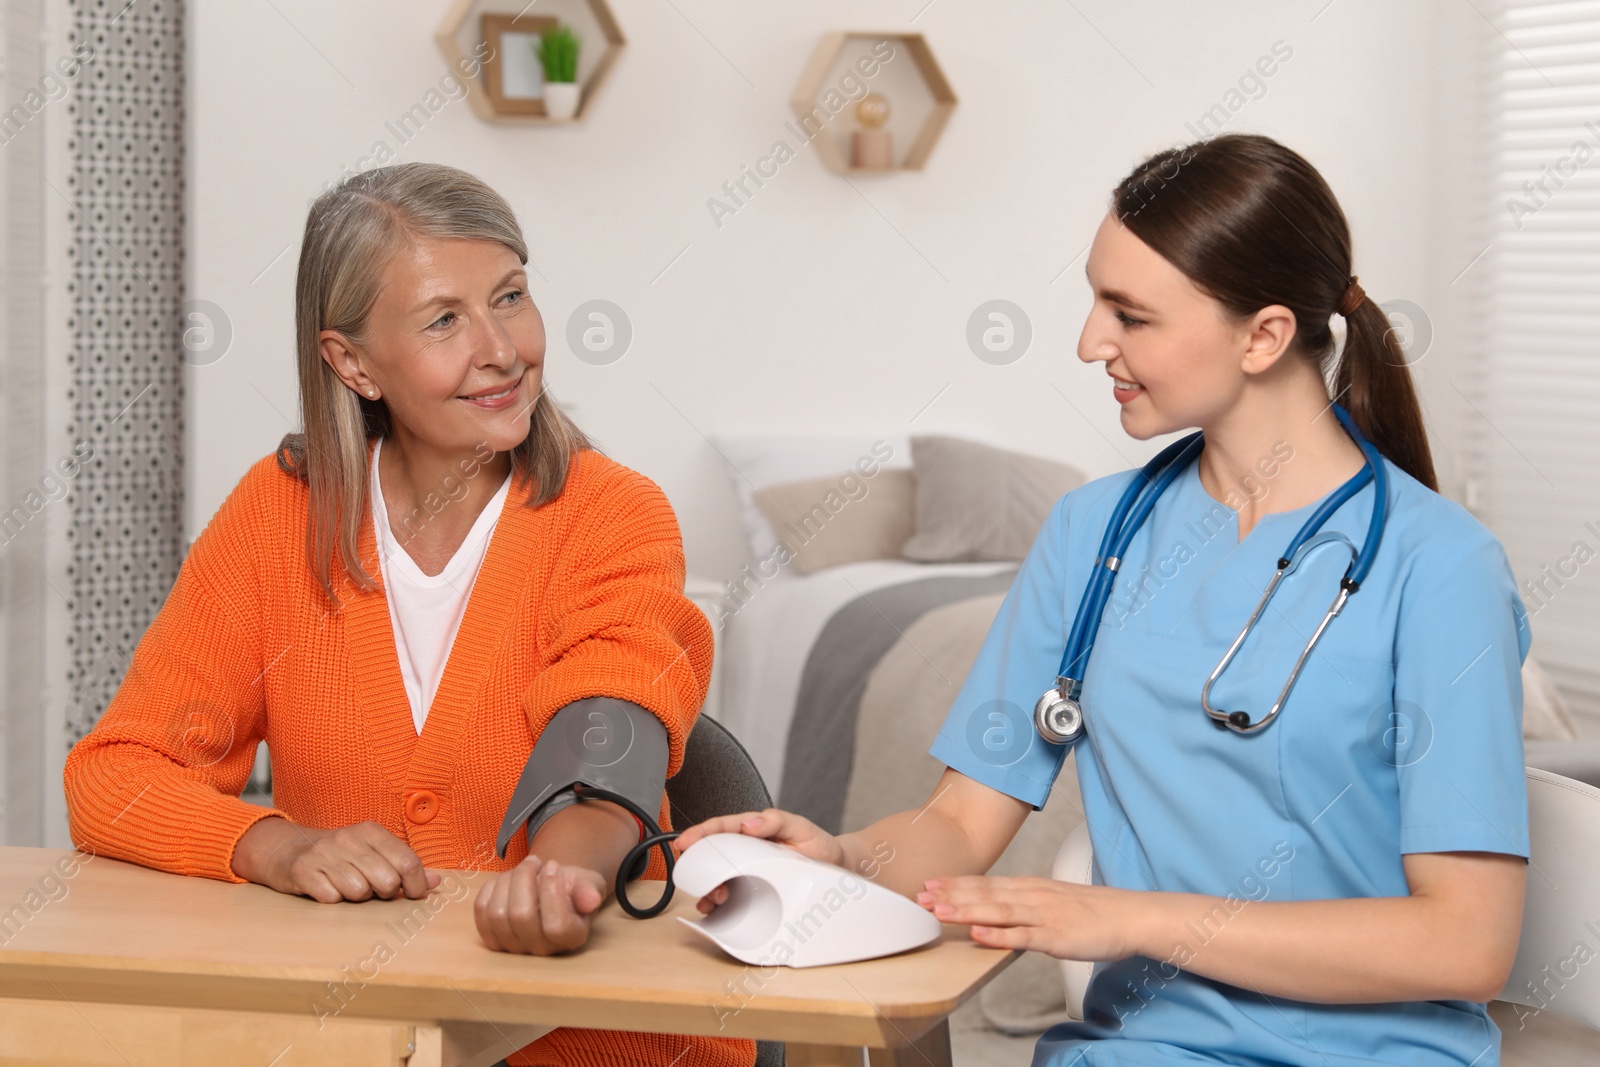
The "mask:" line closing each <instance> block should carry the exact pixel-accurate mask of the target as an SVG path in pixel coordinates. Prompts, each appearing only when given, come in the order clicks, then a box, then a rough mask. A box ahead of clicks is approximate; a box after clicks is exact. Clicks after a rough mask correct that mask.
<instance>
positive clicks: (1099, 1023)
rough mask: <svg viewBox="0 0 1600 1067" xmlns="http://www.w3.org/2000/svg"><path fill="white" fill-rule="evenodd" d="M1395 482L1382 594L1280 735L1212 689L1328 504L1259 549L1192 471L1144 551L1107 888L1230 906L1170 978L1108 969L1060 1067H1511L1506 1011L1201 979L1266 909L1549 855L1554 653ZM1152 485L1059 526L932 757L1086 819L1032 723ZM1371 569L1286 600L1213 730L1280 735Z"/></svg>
mask: <svg viewBox="0 0 1600 1067" xmlns="http://www.w3.org/2000/svg"><path fill="white" fill-rule="evenodd" d="M1286 462H1293V459H1292V458H1291V459H1289V460H1287V461H1286ZM1384 462H1385V465H1386V469H1387V471H1388V475H1389V496H1390V499H1389V515H1388V522H1387V524H1386V527H1385V529H1384V533H1383V540H1382V542H1381V544H1380V546H1379V549H1378V552H1377V554H1376V556H1375V558H1374V562H1373V567H1372V570H1371V573H1370V574H1369V575H1368V576H1367V579H1366V581H1365V582H1363V583H1362V585H1361V588H1360V589H1359V590H1358V591H1357V592H1356V593H1355V594H1353V595H1352V596H1351V598H1350V600H1349V601H1348V603H1346V605H1345V607H1344V609H1343V611H1342V612H1341V613H1340V614H1339V616H1338V617H1337V618H1335V619H1334V620H1333V621H1332V622H1331V623H1330V624H1329V626H1328V629H1327V631H1326V632H1325V633H1324V634H1323V636H1322V639H1321V641H1320V642H1319V643H1318V645H1317V648H1316V650H1315V651H1314V652H1313V653H1312V656H1311V658H1310V659H1309V660H1308V661H1307V662H1306V665H1305V668H1304V669H1303V671H1302V672H1301V675H1300V678H1299V680H1298V682H1296V684H1295V688H1294V690H1293V692H1292V695H1291V696H1290V698H1289V701H1288V703H1287V704H1286V705H1285V706H1284V708H1283V711H1282V714H1281V715H1280V716H1279V717H1278V719H1277V720H1276V721H1275V722H1274V723H1272V725H1270V726H1268V727H1267V728H1266V729H1265V730H1263V731H1262V732H1261V733H1259V734H1254V735H1249V736H1240V735H1238V734H1235V733H1233V732H1232V731H1230V730H1225V729H1219V728H1218V727H1216V726H1214V725H1213V724H1212V723H1211V721H1210V720H1209V719H1208V718H1207V717H1206V715H1205V712H1204V711H1203V710H1202V709H1201V706H1200V688H1201V686H1202V684H1203V683H1204V682H1205V680H1206V678H1207V676H1209V675H1210V673H1211V671H1212V669H1213V668H1214V667H1215V666H1216V665H1217V662H1218V661H1219V660H1220V659H1221V657H1222V655H1223V653H1224V652H1225V651H1226V650H1227V648H1228V646H1229V645H1230V644H1232V642H1233V640H1234V638H1235V637H1236V636H1237V635H1238V632H1239V629H1240V627H1242V626H1243V625H1244V622H1245V620H1246V619H1247V618H1249V616H1250V612H1251V611H1252V610H1254V608H1255V605H1256V603H1257V601H1258V600H1259V599H1260V596H1261V593H1262V591H1263V590H1264V589H1265V587H1266V583H1267V581H1268V579H1269V578H1270V577H1271V575H1272V573H1273V571H1274V569H1275V568H1276V566H1277V559H1278V557H1279V555H1280V554H1281V553H1282V552H1283V551H1284V549H1285V548H1287V547H1288V544H1289V542H1290V540H1291V539H1292V538H1293V537H1294V535H1295V533H1296V531H1298V530H1299V528H1300V526H1301V525H1302V524H1303V523H1304V522H1305V520H1306V519H1307V518H1309V517H1310V516H1311V513H1312V512H1313V511H1314V510H1315V509H1316V507H1317V504H1318V503H1320V501H1318V502H1314V503H1311V504H1307V505H1306V506H1305V507H1302V508H1297V509H1295V510H1293V511H1283V512H1275V513H1272V514H1268V515H1265V516H1263V517H1262V518H1261V520H1260V522H1259V523H1258V524H1257V525H1256V526H1255V527H1254V528H1253V529H1252V530H1251V531H1250V533H1249V535H1248V536H1247V537H1246V538H1245V539H1244V542H1243V543H1242V544H1241V543H1239V539H1238V538H1239V527H1238V518H1237V515H1236V514H1235V512H1234V511H1233V510H1232V509H1231V508H1229V507H1227V506H1226V505H1224V504H1223V503H1221V502H1219V501H1217V500H1215V499H1214V498H1212V497H1211V495H1210V494H1209V493H1207V492H1206V490H1205V488H1204V487H1203V486H1202V485H1201V484H1200V479H1199V464H1198V463H1191V464H1190V465H1189V468H1188V469H1187V470H1186V471H1184V472H1183V473H1182V474H1181V475H1180V476H1179V477H1178V478H1177V480H1176V481H1174V482H1173V484H1172V485H1171V486H1170V487H1169V488H1168V490H1167V492H1166V493H1165V494H1163V495H1162V497H1161V499H1160V501H1159V502H1158V503H1157V504H1156V506H1155V509H1154V510H1153V511H1152V512H1151V514H1150V516H1149V518H1148V519H1147V520H1146V522H1145V523H1144V525H1143V526H1142V527H1141V528H1140V530H1139V532H1138V533H1137V534H1136V535H1135V536H1134V538H1133V542H1132V544H1131V546H1130V547H1129V549H1128V551H1127V552H1126V554H1125V555H1124V557H1123V563H1122V566H1121V569H1120V571H1119V573H1118V576H1117V579H1116V583H1115V585H1114V587H1113V590H1112V595H1111V600H1110V602H1109V603H1108V604H1107V606H1106V609H1105V612H1104V614H1103V615H1102V617H1101V619H1100V624H1099V630H1098V633H1097V636H1096V639H1095V645H1094V651H1093V654H1092V657H1091V659H1090V662H1089V666H1088V670H1087V676H1086V678H1085V679H1084V686H1083V696H1082V704H1083V709H1084V718H1085V735H1084V738H1083V739H1082V740H1081V741H1080V742H1079V743H1078V745H1077V746H1076V747H1077V759H1078V779H1079V783H1080V785H1081V788H1082V802H1083V811H1084V814H1085V817H1086V819H1087V822H1088V825H1089V834H1090V839H1091V841H1092V842H1093V845H1094V858H1095V870H1094V881H1095V884H1097V885H1109V886H1117V887H1120V888H1125V889H1153V890H1166V891H1174V892H1185V893H1204V894H1209V895H1214V896H1218V897H1223V898H1226V901H1227V903H1226V904H1225V905H1224V906H1222V907H1221V908H1220V910H1217V911H1214V912H1212V913H1209V914H1207V915H1196V916H1195V918H1194V921H1193V922H1192V923H1189V924H1187V926H1186V927H1185V933H1184V935H1183V937H1184V943H1183V944H1182V945H1181V946H1179V945H1176V944H1175V945H1174V952H1173V955H1172V956H1170V957H1168V958H1165V959H1154V958H1150V957H1145V956H1134V957H1132V958H1130V959H1126V960H1121V961H1118V962H1114V963H1100V964H1097V965H1096V966H1095V970H1094V977H1093V979H1092V981H1091V983H1090V986H1089V990H1088V994H1087V996H1086V998H1085V1002H1084V1016H1085V1021H1084V1022H1082V1023H1069V1024H1064V1025H1060V1026H1056V1027H1053V1028H1051V1029H1050V1030H1048V1031H1046V1033H1045V1034H1044V1036H1043V1037H1042V1038H1041V1039H1040V1041H1039V1044H1038V1047H1037V1050H1036V1051H1035V1054H1034V1064H1035V1067H1069V1065H1072V1064H1078V1063H1085V1064H1101V1063H1105V1064H1124V1063H1126V1064H1135V1063H1137V1064H1146V1063H1172V1062H1180V1063H1181V1062H1216V1063H1233V1064H1263V1063H1272V1064H1308V1065H1309V1064H1315V1065H1321V1067H1328V1065H1345V1064H1357V1063H1360V1064H1370V1063H1407V1064H1474V1065H1476V1067H1490V1065H1492V1064H1497V1063H1498V1062H1499V1051H1500V1050H1499V1046H1500V1033H1499V1030H1498V1028H1497V1027H1495V1025H1494V1024H1493V1023H1492V1022H1491V1021H1490V1020H1489V1018H1488V1014H1487V1012H1486V1011H1485V1009H1484V1006H1483V1005H1481V1004H1474V1003H1469V1002H1465V1001H1431V1002H1425V1003H1424V1002H1413V1003H1400V1004H1375V1005H1354V1006H1352V1005H1326V1004H1311V1003H1303V1002H1300V1001H1293V1000H1287V999H1284V998H1281V997H1271V998H1269V997H1266V996H1264V995H1262V994H1260V993H1258V992H1256V991H1254V990H1249V989H1241V988H1238V987H1235V986H1230V985H1227V984H1224V983H1221V982H1215V981H1212V980H1210V979H1207V978H1202V977H1200V976H1198V975H1194V974H1192V973H1190V972H1188V971H1185V970H1183V969H1182V967H1183V963H1184V962H1185V961H1186V960H1189V959H1193V958H1196V957H1199V956H1201V955H1203V953H1204V952H1205V944H1206V942H1207V941H1209V940H1210V939H1211V938H1213V937H1215V936H1216V935H1217V933H1218V932H1219V931H1220V930H1221V929H1222V928H1223V927H1224V926H1225V925H1226V923H1227V922H1228V921H1229V919H1231V918H1232V915H1233V914H1235V913H1236V911H1237V910H1239V909H1241V908H1244V907H1248V906H1249V902H1251V901H1260V900H1270V901H1284V900H1323V899H1332V898H1348V897H1384V896H1402V895H1406V894H1408V893H1409V889H1408V887H1407V884H1406V879H1405V871H1404V869H1403V867H1402V866H1401V857H1402V855H1403V854H1405V853H1410V852H1446V851H1482V852H1500V853H1508V854H1511V855H1516V856H1523V857H1526V856H1527V855H1528V826H1527V793H1526V786H1525V783H1524V779H1523V774H1524V768H1523V753H1522V684H1521V673H1520V671H1521V664H1522V661H1523V659H1524V658H1525V657H1526V656H1527V652H1528V644H1529V641H1530V637H1531V635H1530V633H1529V629H1528V622H1527V613H1526V610H1525V609H1524V606H1523V603H1522V600H1521V598H1520V597H1519V596H1518V594H1517V589H1516V584H1515V580H1514V579H1513V576H1512V573H1511V568H1510V566H1509V564H1508V562H1507V560H1506V556H1505V552H1504V550H1503V549H1502V548H1501V546H1500V543H1499V541H1498V540H1496V539H1495V537H1494V535H1493V534H1491V533H1490V532H1489V531H1488V530H1487V529H1486V528H1485V527H1484V526H1483V525H1482V524H1480V523H1479V522H1478V521H1477V520H1476V519H1474V518H1473V517H1472V516H1471V515H1470V514H1469V513H1468V512H1467V511H1465V510H1464V509H1463V508H1461V507H1460V506H1459V505H1457V504H1455V503H1454V502H1452V501H1450V500H1448V499H1446V498H1444V497H1442V496H1439V495H1438V494H1437V493H1434V492H1432V491H1431V490H1429V489H1428V488H1427V487H1425V486H1423V485H1422V484H1421V483H1420V482H1418V481H1417V480H1416V479H1414V478H1412V477H1411V476H1410V475H1408V474H1406V473H1405V472H1404V471H1402V470H1401V469H1400V468H1398V467H1396V466H1395V465H1394V464H1393V463H1389V462H1388V461H1387V460H1385V461H1384ZM1137 475H1138V472H1137V471H1124V472H1122V473H1119V474H1115V475H1111V476H1109V477H1105V478H1100V479H1097V480H1095V481H1093V482H1089V483H1087V484H1085V485H1083V486H1081V487H1080V488H1078V489H1075V490H1073V491H1072V492H1070V493H1068V494H1066V495H1065V496H1063V497H1062V498H1061V499H1060V500H1059V501H1057V503H1056V505H1055V507H1054V509H1053V510H1052V511H1051V513H1050V515H1049V518H1048V519H1046V521H1045V523H1044V526H1043V528H1042V529H1041V530H1040V532H1039V536H1038V538H1037V540H1035V542H1034V544H1033V546H1032V548H1031V549H1030V550H1029V552H1028V556H1027V559H1026V560H1025V561H1024V563H1023V565H1022V568H1021V570H1020V571H1019V572H1018V574H1017V577H1016V580H1015V581H1014V583H1013V584H1012V586H1011V589H1010V591H1009V592H1008V593H1007V594H1006V597H1005V600H1004V602H1003V603H1002V604H1001V606H1000V610H999V613H998V615H997V616H996V617H995V621H994V624H993V625H992V626H991V627H990V629H989V633H988V636H987V637H986V638H985V640H984V643H983V647H982V650H981V651H980V652H979V654H978V659H977V661H976V663H974V665H973V667H972V670H971V672H970V673H969V674H968V675H967V678H966V681H965V683H964V684H963V685H962V687H961V691H960V693H959V694H958V695H957V697H956V700H955V703H954V705H953V706H952V707H951V709H950V714H949V716H948V717H947V718H946V720H945V723H944V725H943V726H942V727H941V728H940V731H939V735H938V738H937V739H936V740H935V742H934V744H933V748H932V750H931V751H932V754H933V755H934V756H935V757H936V758H937V759H939V760H940V761H941V762H943V763H945V764H946V765H948V766H950V767H952V768H954V769H955V770H958V771H960V772H961V773H963V774H965V775H967V776H968V777H971V778H973V779H975V780H977V781H979V782H982V783H984V784H985V785H988V786H990V787H992V788H994V789H997V790H999V791H1000V792H1003V793H1006V794H1008V795H1010V796H1013V797H1016V798H1018V799H1019V800H1023V801H1026V802H1027V803H1029V804H1031V805H1033V807H1034V808H1035V809H1036V810H1037V809H1039V808H1041V807H1043V806H1044V804H1045V803H1046V802H1047V801H1052V800H1053V802H1054V803H1057V804H1072V805H1076V803H1077V801H1078V798H1077V797H1073V796H1070V795H1063V796H1056V797H1052V794H1053V793H1056V792H1059V790H1057V789H1056V787H1055V785H1054V782H1055V778H1056V775H1057V773H1058V771H1059V770H1060V767H1061V763H1062V761H1063V760H1064V759H1065V758H1066V752H1067V749H1066V748H1064V747H1057V746H1053V745H1050V744H1047V743H1046V742H1044V741H1043V740H1042V739H1041V738H1040V737H1039V736H1038V735H1037V733H1035V731H1034V728H1033V714H1032V713H1033V705H1034V702H1035V701H1036V700H1037V699H1038V697H1039V694H1040V693H1042V692H1043V691H1044V690H1045V689H1046V688H1047V687H1048V686H1050V685H1051V684H1052V683H1053V681H1054V680H1055V677H1056V672H1057V670H1058V668H1059V666H1060V662H1061V655H1062V651H1063V649H1064V648H1065V646H1066V640H1067V633H1068V630H1069V628H1070V627H1071V625H1072V621H1073V617H1074V614H1075V613H1076V611H1077V607H1078V602H1079V600H1080V598H1081V596H1082V593H1083V591H1084V587H1085V584H1086V583H1087V582H1088V579H1089V574H1090V568H1091V567H1092V566H1093V564H1094V560H1095V555H1096V552H1097V551H1098V549H1099V545H1100V540H1101V536H1102V534H1103V533H1104V531H1105V527H1106V523H1107V521H1108V519H1109V518H1110V514H1111V511H1112V509H1113V507H1114V506H1115V504H1116V501H1117V499H1118V498H1119V497H1120V496H1121V494H1122V491H1123V489H1124V488H1125V487H1126V486H1127V485H1128V484H1129V482H1130V480H1131V479H1132V478H1134V477H1137ZM1262 484H1264V485H1265V486H1266V487H1267V491H1268V492H1270V491H1271V485H1272V483H1271V481H1270V480H1266V479H1263V482H1262ZM1330 495H1331V494H1330ZM1372 501H1373V489H1372V488H1371V487H1370V486H1369V487H1368V488H1365V489H1363V490H1362V491H1361V492H1359V493H1357V494H1356V495H1355V496H1354V497H1353V498H1351V499H1350V500H1349V501H1347V502H1346V503H1345V504H1344V505H1342V506H1341V507H1340V508H1339V509H1338V510H1337V511H1335V512H1334V513H1333V514H1332V515H1331V516H1329V518H1328V521H1327V522H1326V523H1325V524H1324V526H1323V530H1324V531H1337V532H1340V533H1343V534H1344V535H1345V537H1347V538H1348V539H1349V540H1350V541H1351V542H1353V543H1354V545H1355V546H1357V547H1358V548H1359V546H1360V545H1361V543H1362V541H1363V540H1364V538H1365V535H1366V531H1367V521H1368V519H1369V518H1370V516H1371V514H1372ZM1349 562H1350V550H1349V549H1348V548H1345V547H1343V545H1342V544H1341V543H1338V542H1330V543H1327V544H1323V545H1321V546H1320V547H1318V548H1316V549H1315V550H1313V551H1312V552H1311V553H1310V554H1309V555H1307V556H1306V557H1305V559H1304V561H1303V562H1302V563H1301V565H1300V566H1299V567H1298V568H1297V569H1295V570H1294V571H1293V572H1292V573H1290V574H1289V575H1287V576H1286V577H1285V578H1284V580H1283V582H1282V584H1280V585H1279V587H1278V591H1277V592H1276V593H1275V594H1274V596H1273V600H1272V604H1271V606H1270V607H1269V608H1268V609H1267V611H1266V612H1265V613H1264V614H1263V615H1262V617H1261V620H1260V621H1259V623H1258V624H1257V626H1256V628H1255V630H1254V632H1253V633H1252V635H1251V637H1250V639H1249V640H1248V641H1246V642H1245V645H1244V647H1243V648H1242V649H1240V651H1239V654H1238V655H1237V657H1236V658H1235V659H1234V661H1233V663H1232V664H1230V665H1229V667H1228V670H1227V671H1226V672H1225V673H1224V674H1223V676H1222V678H1221V679H1219V680H1218V682H1217V683H1216V684H1215V685H1214V686H1213V687H1212V690H1211V697H1210V699H1211V704H1212V706H1213V707H1216V708H1221V709H1225V710H1230V711H1231V710H1237V709H1241V708H1242V709H1245V710H1248V711H1249V712H1250V714H1251V717H1252V718H1259V717H1260V716H1261V715H1262V714H1264V713H1265V712H1266V710H1267V709H1268V708H1270V707H1271V706H1272V703H1273V701H1274V700H1276V699H1277V695H1278V692H1279V690H1280V689H1281V688H1282V687H1283V683H1284V681H1285V679H1286V678H1287V677H1288V673H1289V670H1290V668H1291V667H1292V666H1293V664H1294V661H1295V659H1296V657H1297V656H1298V655H1299V654H1300V651H1301V649H1302V648H1303V647H1304V645H1305V641H1306V639H1307V638H1308V637H1309V636H1310V634H1311V633H1312V632H1313V631H1314V630H1315V628H1316V626H1317V624H1318V623H1319V622H1320V620H1321V619H1322V616H1323V615H1324V613H1326V611H1327V609H1328V607H1329V605H1330V603H1331V602H1332V600H1333V598H1334V596H1335V594H1336V593H1337V591H1338V584H1339V578H1340V577H1341V576H1342V575H1343V573H1344V570H1345V568H1346V567H1347V566H1348V565H1349ZM1186 952H1187V953H1191V954H1192V955H1186V954H1185V953H1186Z"/></svg>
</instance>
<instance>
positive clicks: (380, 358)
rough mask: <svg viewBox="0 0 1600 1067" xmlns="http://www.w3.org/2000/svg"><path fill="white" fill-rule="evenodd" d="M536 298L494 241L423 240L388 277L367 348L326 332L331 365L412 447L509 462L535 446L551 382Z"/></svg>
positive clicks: (325, 352)
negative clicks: (542, 396) (520, 448)
mask: <svg viewBox="0 0 1600 1067" xmlns="http://www.w3.org/2000/svg"><path fill="white" fill-rule="evenodd" d="M527 288H528V279H527V274H526V272H525V271H524V269H523V266H522V264H521V262H519V261H518V259H517V255H516V253H515V252H513V251H512V250H511V249H510V248H507V247H506V246H505V245H503V244H500V243H499V242H497V241H489V240H479V239H467V238H436V237H419V238H417V239H415V240H413V241H411V242H410V243H408V244H406V245H404V246H403V247H402V248H401V249H400V251H399V252H397V253H396V254H395V255H394V256H393V257H391V258H390V260H389V262H388V263H387V264H386V265H385V268H384V273H383V282H382V286H381V288H380V289H379V291H378V297H377V300H376V301H375V302H374V303H373V306H372V310H371V313H370V314H369V315H368V318H367V323H366V329H365V336H364V337H363V338H362V340H361V342H360V343H359V344H358V343H356V342H354V341H353V340H351V339H350V338H347V337H345V336H344V335H343V334H340V333H339V332H337V331H335V330H323V331H322V333H321V334H320V335H319V342H320V344H321V348H322V357H323V359H325V360H326V361H327V362H328V364H329V365H330V366H332V367H333V369H334V370H335V371H336V372H337V373H338V375H339V377H340V378H341V379H342V380H343V381H344V382H345V384H346V385H347V386H349V387H350V388H352V389H354V390H356V392H357V393H359V394H360V395H362V396H364V397H367V398H369V399H381V400H382V402H383V403H384V404H385V405H386V406H387V408H388V411H389V417H390V420H391V423H392V424H393V427H394V433H395V434H396V436H399V437H404V438H406V439H407V440H408V442H409V443H410V444H412V445H413V446H415V445H420V446H422V447H423V448H425V449H428V450H432V451H434V452H436V453H438V454H440V455H446V456H449V455H455V454H458V453H462V452H472V451H474V450H476V449H477V448H478V447H479V446H480V445H482V444H487V445H488V446H489V447H490V448H492V449H493V450H494V451H496V452H506V451H509V450H511V449H512V448H515V447H516V446H517V445H519V444H521V443H522V441H523V440H524V439H525V438H526V437H527V436H528V430H529V427H530V424H531V420H532V414H531V413H532V411H533V405H534V401H535V400H536V399H538V396H539V389H540V382H541V379H542V376H543V370H544V352H545V333H544V319H543V318H542V317H541V316H540V314H539V309H538V308H537V307H535V306H534V304H533V301H532V300H531V299H530V298H529V296H528V292H527ZM374 394H376V396H374Z"/></svg>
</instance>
